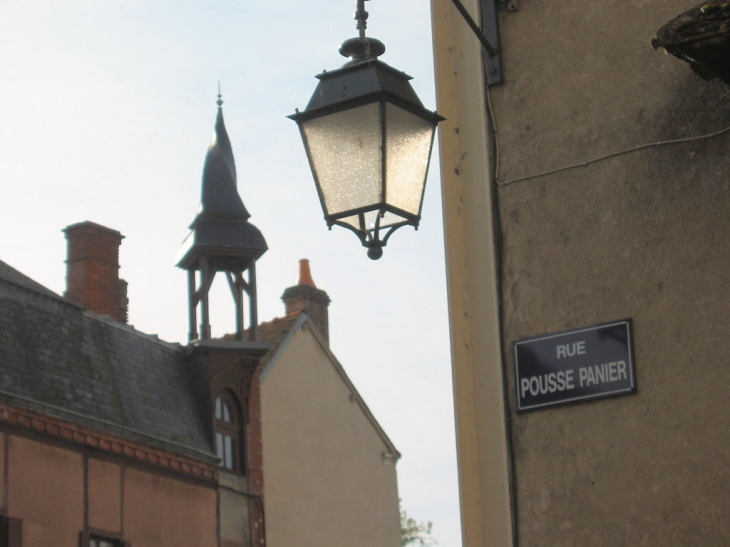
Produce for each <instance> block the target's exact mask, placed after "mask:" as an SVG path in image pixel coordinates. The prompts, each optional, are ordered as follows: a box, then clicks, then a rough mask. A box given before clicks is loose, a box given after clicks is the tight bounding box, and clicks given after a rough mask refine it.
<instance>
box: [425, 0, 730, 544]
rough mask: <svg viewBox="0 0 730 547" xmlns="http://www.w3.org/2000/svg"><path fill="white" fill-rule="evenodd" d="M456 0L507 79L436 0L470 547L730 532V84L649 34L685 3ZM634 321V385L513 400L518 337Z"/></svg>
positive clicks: (715, 538) (712, 536)
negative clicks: (487, 67)
mask: <svg viewBox="0 0 730 547" xmlns="http://www.w3.org/2000/svg"><path fill="white" fill-rule="evenodd" d="M465 4H466V5H467V7H468V9H469V10H470V11H471V13H472V14H474V15H475V18H476V19H477V20H478V19H479V16H478V15H477V14H479V10H480V8H481V10H483V11H482V17H495V16H496V17H497V19H498V23H499V30H500V43H499V53H500V55H501V62H502V69H503V75H504V81H503V82H502V83H500V84H491V85H488V82H487V81H486V79H485V77H484V75H485V71H484V65H483V59H482V52H481V46H480V45H479V43H478V41H477V40H476V38H475V37H474V36H473V34H472V33H471V31H470V30H469V29H468V27H467V26H466V23H465V22H464V20H463V19H462V18H461V16H460V15H459V14H458V12H457V11H456V10H455V9H454V7H453V5H451V2H450V1H440V0H434V1H433V2H432V5H433V8H434V9H433V16H434V17H433V22H434V40H435V51H436V67H437V87H438V102H439V104H438V106H439V113H441V114H442V115H444V116H445V117H446V118H447V119H448V120H447V121H446V122H444V124H442V125H441V126H440V127H441V134H440V138H441V162H442V178H443V188H444V210H445V220H446V222H445V229H446V251H447V262H448V271H449V298H450V309H451V327H452V350H453V355H454V369H455V384H456V390H457V401H456V408H457V428H458V430H459V431H458V434H459V458H460V473H461V486H462V498H461V501H462V508H463V509H462V510H463V524H464V542H465V545H469V546H472V545H520V546H532V545H561V546H563V545H612V546H615V545H659V544H673V545H709V544H712V545H722V544H726V543H727V542H728V541H730V526H728V524H727V522H726V519H724V518H723V517H722V515H723V514H724V513H726V511H727V508H728V507H730V488H728V486H727V476H728V468H727V465H726V459H727V458H726V453H727V452H728V448H729V442H728V438H727V435H726V432H725V425H724V424H726V423H727V421H728V419H729V418H730V405H728V403H727V386H728V385H729V381H730V376H729V375H728V371H727V367H725V366H724V363H725V362H726V360H727V359H726V355H727V354H728V352H729V351H730V328H729V325H728V321H727V317H726V316H727V310H728V309H730V299H729V297H728V290H727V289H728V287H729V286H730V273H728V272H730V268H729V267H730V248H729V247H728V245H727V244H725V243H724V239H725V234H727V232H728V230H730V183H729V179H728V176H727V173H728V162H729V161H730V159H728V155H727V154H726V153H725V150H726V148H727V146H728V142H729V141H728V139H729V138H730V137H729V136H728V133H727V132H723V130H724V129H726V128H727V127H728V126H730V110H728V108H727V96H728V89H727V84H725V83H723V82H722V81H721V80H719V79H711V80H704V79H702V78H700V77H699V76H698V75H697V74H695V73H694V72H693V71H692V70H690V67H689V66H688V65H687V64H686V63H683V62H681V61H679V60H677V59H676V58H674V57H671V56H667V55H663V54H661V53H660V52H657V51H655V50H654V48H652V47H651V42H652V38H654V37H655V35H656V34H657V31H658V30H659V29H660V28H661V27H662V26H663V25H665V24H666V23H667V22H668V21H670V20H672V19H673V18H675V17H676V16H678V15H679V14H681V13H683V12H685V11H686V10H688V9H689V8H692V7H693V5H692V3H690V4H687V3H683V2H680V1H677V0H672V1H669V2H637V1H634V0H613V1H609V2H602V3H598V4H579V3H566V4H561V5H560V6H557V5H546V4H540V3H536V2H532V1H530V0H525V1H517V2H509V3H505V6H504V9H500V10H498V11H492V12H491V14H490V12H489V11H488V6H489V4H490V3H489V2H475V1H472V2H465ZM723 9H725V8H723V7H722V6H721V5H720V4H719V3H717V2H710V3H705V4H703V5H702V7H700V6H698V7H697V12H698V13H699V12H702V13H707V14H708V15H707V18H705V19H704V20H702V21H699V23H698V25H699V24H704V25H706V27H705V32H706V33H708V35H707V36H706V37H705V38H710V39H712V40H715V42H713V43H714V44H715V46H717V45H718V44H719V46H718V47H720V48H721V49H722V47H725V48H726V49H725V51H727V44H726V43H725V42H723V41H724V40H726V38H725V37H724V36H725V35H724V34H722V31H721V30H718V28H724V27H722V26H721V25H720V27H717V25H716V27H711V26H709V25H711V24H713V22H712V21H710V20H709V17H710V16H711V15H712V14H720V13H721V12H722V10H723ZM713 17H715V16H714V15H713ZM698 28H699V26H698ZM712 32H714V34H713V35H712V36H710V35H709V33H712ZM690 39H691V38H687V40H690ZM723 43H724V44H725V45H724V46H723ZM623 319H630V320H631V325H632V331H631V332H632V350H633V358H634V364H635V373H636V384H635V386H636V390H635V392H628V393H626V394H624V395H622V396H617V397H606V398H602V399H596V400H588V401H582V402H577V403H575V404H563V405H555V406H547V407H544V408H540V409H534V410H530V411H519V410H518V406H519V405H518V402H519V401H518V399H519V397H520V391H519V385H518V384H517V382H516V377H517V374H518V369H517V365H518V364H519V363H516V362H515V351H514V348H515V343H516V342H519V341H523V340H526V339H531V338H534V337H540V336H545V335H548V336H549V335H553V334H556V333H561V332H563V331H566V330H570V329H581V328H586V327H591V326H594V325H600V324H604V323H609V322H613V321H616V320H623ZM611 381H614V380H611V379H610V378H609V380H607V382H606V383H607V384H608V383H610V382H611ZM566 402H567V401H566Z"/></svg>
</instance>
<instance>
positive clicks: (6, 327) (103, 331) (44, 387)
mask: <svg viewBox="0 0 730 547" xmlns="http://www.w3.org/2000/svg"><path fill="white" fill-rule="evenodd" d="M189 372H190V371H189V367H187V366H186V350H185V349H184V348H183V347H181V346H179V345H176V344H168V343H166V342H163V341H161V340H158V339H157V337H155V336H148V335H145V334H142V333H140V332H138V331H136V330H134V329H133V328H132V327H129V326H127V325H123V324H121V323H117V322H115V321H112V320H111V319H108V318H106V317H102V316H98V315H96V314H93V313H91V312H89V311H87V310H84V309H83V308H81V307H79V306H77V305H75V304H73V303H71V302H69V301H67V300H65V299H63V298H61V297H60V296H58V295H56V294H55V293H53V292H51V291H50V290H48V289H46V288H45V287H43V286H41V285H39V284H38V283H36V282H35V281H33V280H31V279H29V278H28V277H26V276H24V275H23V274H21V273H20V272H18V271H17V270H15V269H13V268H11V267H10V266H8V265H7V264H5V263H4V262H2V261H0V399H2V400H5V401H7V402H10V403H12V404H16V405H17V404H20V405H25V406H27V407H30V408H34V409H39V410H41V411H43V412H46V413H49V414H55V415H58V416H59V417H61V418H65V419H71V420H72V421H74V422H77V423H85V424H87V425H90V426H92V427H95V428H97V429H102V430H106V431H108V432H111V433H113V434H116V435H121V436H124V437H127V438H132V439H135V440H139V441H142V442H145V443H148V444H152V445H157V446H160V447H162V448H165V449H168V450H172V451H174V452H178V453H182V454H185V455H188V456H191V457H196V458H199V459H204V460H207V461H211V462H215V461H217V460H216V458H215V456H213V455H212V453H211V452H212V447H211V445H210V442H209V440H208V437H207V434H206V429H205V426H204V419H203V416H204V415H205V414H204V413H203V412H201V410H200V408H199V406H198V403H197V402H196V399H195V395H194V390H193V384H192V379H191V377H190V375H189Z"/></svg>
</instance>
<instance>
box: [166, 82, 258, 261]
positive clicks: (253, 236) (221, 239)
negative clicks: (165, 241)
mask: <svg viewBox="0 0 730 547" xmlns="http://www.w3.org/2000/svg"><path fill="white" fill-rule="evenodd" d="M216 104H217V105H218V112H217V113H216V119H215V129H214V130H213V139H212V140H211V142H210V146H209V147H208V152H207V154H206V156H205V164H204V166H203V184H202V190H201V197H200V206H199V207H198V212H197V214H196V215H195V219H194V220H193V222H192V224H191V225H190V229H191V230H192V231H191V232H190V234H189V235H188V237H187V238H186V240H185V242H184V243H183V247H182V248H181V249H180V252H179V254H178V259H179V263H178V266H180V267H181V268H188V267H191V266H192V267H195V266H194V265H195V264H197V259H198V256H199V255H200V253H205V254H210V253H211V252H213V254H216V253H219V252H222V249H227V250H226V254H227V255H229V256H236V255H237V256H249V257H255V258H258V257H260V256H261V255H262V254H264V252H266V250H267V246H266V241H265V240H264V238H263V236H262V235H261V232H260V231H259V230H258V228H256V227H255V226H254V225H253V224H251V223H249V222H248V219H249V218H250V217H251V215H250V214H249V212H248V211H247V210H246V207H245V206H244V204H243V201H242V200H241V196H240V195H239V194H238V189H237V180H236V163H235V161H234V159H233V149H232V148H231V141H230V139H229V138H228V132H227V131H226V126H225V123H224V122H223V108H222V105H223V100H222V99H221V93H220V82H219V83H218V100H216ZM214 249H215V250H214Z"/></svg>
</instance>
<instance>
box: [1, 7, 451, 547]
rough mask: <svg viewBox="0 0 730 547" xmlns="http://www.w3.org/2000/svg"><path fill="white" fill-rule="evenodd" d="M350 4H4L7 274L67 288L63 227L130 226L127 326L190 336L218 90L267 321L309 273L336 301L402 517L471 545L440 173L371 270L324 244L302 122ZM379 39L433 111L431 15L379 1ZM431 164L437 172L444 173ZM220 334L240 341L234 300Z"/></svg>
mask: <svg viewBox="0 0 730 547" xmlns="http://www.w3.org/2000/svg"><path fill="white" fill-rule="evenodd" d="M354 9H355V1H354V0H316V1H312V2H294V1H291V0H286V1H284V0H249V1H236V2H234V1H229V0H206V1H198V0H187V1H186V0H176V1H175V2H173V1H170V0H158V1H156V2H149V1H141V0H123V1H122V0H105V1H104V2H98V1H95V0H56V1H55V2H48V1H46V0H44V1H40V0H4V1H3V2H2V3H0V49H1V50H2V52H3V54H2V55H0V75H1V76H2V85H1V86H0V120H1V122H0V181H2V185H3V198H2V200H0V259H1V260H4V261H5V262H7V263H9V264H10V265H12V266H14V267H15V268H18V269H19V270H21V271H22V272H24V273H25V274H27V275H29V276H30V277H32V278H34V279H35V280H37V281H39V282H40V283H42V284H44V285H46V286H47V287H49V288H50V289H52V290H54V291H56V292H59V293H61V292H63V290H64V283H65V279H64V277H65V264H64V258H65V252H66V249H65V240H64V237H63V234H62V233H61V229H62V228H64V227H65V226H67V225H69V224H73V223H76V222H80V221H84V220H91V221H94V222H98V223H100V224H103V225H106V226H109V227H111V228H114V229H117V230H119V231H121V232H122V233H123V234H124V235H125V236H126V239H125V240H124V243H123V245H122V250H121V263H122V268H121V275H122V277H123V278H124V279H126V280H127V282H128V283H129V297H130V310H129V311H130V323H132V324H133V325H135V327H136V328H138V329H139V330H142V331H145V332H148V333H157V334H159V335H160V337H161V338H163V339H165V340H170V341H182V342H185V341H186V339H187V299H186V276H185V274H184V273H183V272H182V271H181V270H178V269H176V268H174V264H173V258H174V256H175V253H176V252H177V250H178V248H179V246H180V243H181V242H182V240H183V238H184V237H185V235H186V234H187V228H188V225H189V224H190V222H191V221H192V220H193V217H194V215H195V211H196V208H197V206H198V202H199V196H200V175H201V170H202V166H203V160H204V157H205V152H206V149H207V146H208V143H209V142H210V137H211V134H212V131H213V123H214V120H215V110H216V105H215V99H216V96H215V95H216V85H217V82H218V80H220V81H221V87H222V92H223V100H224V101H225V102H224V105H223V109H224V117H225V121H226V126H227V128H228V132H229V135H230V137H231V141H232V145H233V151H234V155H235V158H236V166H237V170H238V175H239V180H238V186H239V192H240V193H241V195H242V197H243V200H244V203H245V204H246V206H247V208H248V210H249V212H250V213H251V215H252V218H251V222H253V223H254V224H255V225H256V226H258V227H259V228H260V229H261V231H262V232H263V234H264V236H265V237H266V239H267V242H268V244H269V251H268V252H267V253H266V254H265V255H264V256H263V257H262V259H261V260H260V261H259V263H258V264H259V266H258V281H259V317H260V318H261V319H262V320H268V319H271V318H273V317H275V316H280V315H282V313H283V304H282V303H281V301H280V296H281V294H282V292H283V291H284V289H285V288H286V287H288V286H290V285H293V284H295V283H296V281H297V268H298V263H297V262H298V260H299V259H300V258H309V259H310V261H311V266H312V275H313V277H314V280H315V282H316V283H317V285H318V286H319V287H320V288H322V289H324V290H326V291H327V292H328V293H329V296H330V298H331V299H332V305H331V307H330V325H331V326H330V328H331V345H332V349H333V351H334V353H335V354H336V355H337V357H338V358H339V359H340V361H341V362H342V363H343V365H344V366H345V368H346V370H347V372H348V374H349V375H350V377H351V378H352V380H353V381H354V383H355V385H356V386H357V388H358V390H359V391H360V392H361V393H362V395H363V397H364V398H365V400H366V402H367V403H368V405H369V406H370V408H371V409H372V411H373V413H374V414H375V416H376V417H377V418H378V420H379V421H380V422H381V424H382V425H383V427H384V429H385V430H386V431H387V432H388V434H389V435H390V436H391V438H392V439H393V441H394V443H395V444H396V446H397V447H398V448H399V450H400V451H401V452H402V453H403V458H402V460H401V461H400V463H399V464H398V476H399V488H400V493H401V497H402V498H403V503H404V507H405V508H406V510H407V511H408V512H409V514H410V515H411V516H412V517H414V518H416V519H418V520H432V521H433V523H434V532H435V536H436V538H437V539H438V541H439V543H440V545H441V546H442V547H457V546H458V545H459V544H460V532H459V516H458V514H459V513H458V496H457V478H456V463H455V461H456V456H455V448H454V428H453V410H452V399H451V397H452V394H451V369H450V360H449V342H448V321H447V311H446V285H445V279H444V259H443V235H442V226H441V205H440V191H439V180H438V163H437V162H436V161H434V162H432V167H431V175H430V177H429V183H428V187H427V194H426V200H425V204H424V211H423V221H422V225H421V228H420V229H419V230H418V231H414V230H413V229H411V228H403V229H401V230H400V231H399V232H398V233H396V234H395V235H394V236H393V238H392V239H391V240H390V241H389V244H388V246H387V247H386V248H385V253H384V256H383V258H382V259H381V260H380V261H377V262H372V261H370V260H369V259H368V258H367V256H366V251H365V249H364V248H363V247H361V246H360V244H359V242H358V241H357V239H356V238H355V236H354V235H352V234H351V233H349V232H346V231H345V230H343V229H338V228H335V229H333V230H332V231H331V232H328V231H327V228H326V226H325V223H324V221H323V220H322V214H321V208H320V206H319V202H318V200H317V196H316V191H315V189H314V184H313V182H312V179H311V174H310V172H309V168H308V165H307V161H306V157H305V154H304V150H303V147H302V144H301V141H300V138H299V134H298V131H297V128H296V125H295V124H294V122H292V121H291V120H288V119H287V118H286V117H285V116H286V115H288V114H291V113H293V112H294V109H295V108H296V107H298V108H300V109H301V108H304V106H306V103H307V102H308V100H309V97H310V95H311V94H312V91H313V90H314V87H315V85H316V80H315V78H314V76H315V74H317V73H319V72H320V71H321V70H322V69H330V70H331V69H334V68H337V67H338V66H340V65H341V64H342V63H343V62H344V61H345V59H344V58H342V57H340V56H339V54H338V53H337V48H338V46H339V43H340V42H341V41H343V40H344V39H346V38H350V37H352V36H355V35H356V30H355V26H354V25H355V23H354V21H353V20H352V15H353V12H354ZM366 9H367V10H368V11H369V12H370V19H369V25H368V34H369V35H370V36H373V37H376V38H378V39H380V40H382V41H383V42H384V43H385V45H386V48H387V51H386V53H385V54H384V55H383V56H382V60H384V61H385V62H387V63H389V64H391V65H392V66H394V67H395V68H398V69H400V70H404V71H406V72H407V73H409V74H410V75H411V76H413V77H414V80H413V85H414V88H415V89H416V91H417V92H418V94H419V96H420V97H421V99H422V101H423V102H424V104H425V105H426V106H427V107H428V108H431V109H433V108H435V100H434V96H433V61H432V46H431V27H430V19H429V17H430V14H429V3H428V2H426V1H424V0H373V1H371V2H367V3H366ZM435 159H436V158H435ZM218 289H220V291H219V293H220V296H219V298H218V301H219V302H223V303H224V305H223V306H215V307H214V310H213V312H214V313H213V320H212V324H213V334H214V335H220V334H222V333H224V332H226V331H228V330H230V329H231V325H232V321H230V320H229V318H231V317H232V314H231V313H230V306H229V304H228V300H229V299H230V296H229V293H228V292H227V291H228V288H227V287H226V286H221V287H218Z"/></svg>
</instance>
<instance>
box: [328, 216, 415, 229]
mask: <svg viewBox="0 0 730 547" xmlns="http://www.w3.org/2000/svg"><path fill="white" fill-rule="evenodd" d="M379 214H380V211H368V212H366V213H364V214H363V217H364V220H365V226H364V227H363V226H361V225H360V215H352V216H349V217H344V218H341V219H339V221H340V222H344V223H345V224H349V225H350V226H352V227H353V228H355V229H356V230H358V231H361V232H370V231H372V230H374V229H375V221H376V220H377V218H378V215H379ZM404 221H405V219H404V218H403V217H402V216H400V215H396V214H394V213H390V212H386V213H385V215H383V217H382V218H381V219H380V227H381V228H388V227H390V226H393V225H394V224H400V223H401V222H404Z"/></svg>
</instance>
